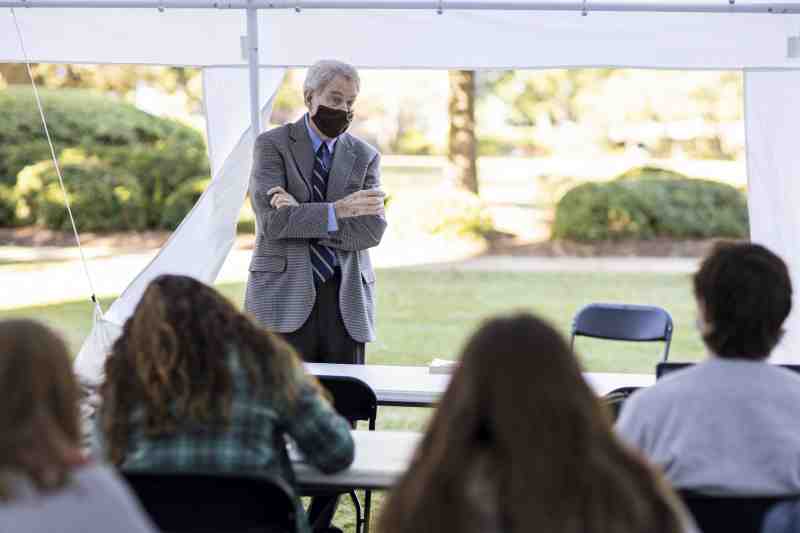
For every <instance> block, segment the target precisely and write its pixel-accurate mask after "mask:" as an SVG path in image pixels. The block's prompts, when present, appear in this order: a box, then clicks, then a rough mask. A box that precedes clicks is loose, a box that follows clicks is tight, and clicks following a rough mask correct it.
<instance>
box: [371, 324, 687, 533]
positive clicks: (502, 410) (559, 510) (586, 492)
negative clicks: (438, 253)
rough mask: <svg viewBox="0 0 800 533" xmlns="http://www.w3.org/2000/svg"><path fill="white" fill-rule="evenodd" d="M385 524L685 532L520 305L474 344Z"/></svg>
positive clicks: (676, 512) (427, 529) (482, 531)
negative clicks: (519, 309) (514, 312)
mask: <svg viewBox="0 0 800 533" xmlns="http://www.w3.org/2000/svg"><path fill="white" fill-rule="evenodd" d="M380 526H381V527H380V531H381V533H444V532H450V531H454V532H455V531H457V532H459V533H531V532H547V533H681V532H683V531H686V530H687V529H689V530H693V528H692V525H691V524H690V523H689V519H688V518H686V515H685V514H684V513H683V511H682V509H681V506H680V503H679V502H678V500H677V497H676V496H675V494H674V493H673V492H672V490H670V488H669V487H668V486H667V484H666V483H665V482H664V481H663V480H662V478H661V476H660V475H659V474H658V473H657V472H656V471H655V470H654V469H653V468H651V467H650V466H649V465H648V464H647V463H646V462H645V461H644V460H643V459H642V457H641V456H640V455H638V454H637V453H635V452H634V451H632V450H631V449H629V448H627V447H625V446H623V445H622V444H621V443H620V441H619V440H617V438H616V437H615V435H614V433H613V432H612V426H611V420H610V417H609V415H608V413H607V412H606V411H605V410H604V407H603V405H601V403H600V401H599V400H598V398H597V397H596V396H595V395H594V393H593V392H592V390H591V389H590V388H589V386H588V385H587V384H586V382H585V381H584V380H583V377H582V375H581V370H580V367H579V365H578V362H577V360H576V359H575V356H574V355H573V353H572V351H571V350H570V348H569V347H568V346H567V344H566V343H565V342H564V340H563V339H562V337H561V336H560V335H559V334H558V333H557V332H556V331H555V330H554V329H553V328H551V327H550V326H549V325H547V324H545V323H544V322H542V321H541V320H539V319H537V318H535V317H533V316H531V315H529V314H518V315H514V316H509V317H502V318H495V319H493V320H490V321H488V322H486V323H485V324H484V325H483V326H482V327H481V328H480V329H479V330H478V331H477V332H476V333H475V334H474V335H473V336H472V338H471V339H470V340H469V341H468V343H467V345H466V348H465V349H464V351H463V355H462V357H461V360H460V364H459V366H458V368H457V369H456V371H455V373H454V375H453V379H452V381H451V383H450V386H449V387H448V389H447V392H446V393H445V395H444V397H443V398H442V401H441V404H440V407H439V409H438V410H437V412H436V414H435V415H434V417H433V419H432V421H431V423H430V426H429V428H428V430H427V433H426V435H425V437H424V438H423V440H422V442H421V444H420V446H419V448H418V449H417V452H416V456H415V458H414V460H413V462H412V465H411V468H410V469H409V470H408V472H407V473H406V474H405V475H404V476H403V478H402V479H401V481H400V482H399V484H398V485H397V486H396V488H395V490H394V491H393V493H392V494H391V496H390V498H389V501H388V502H387V503H386V505H385V508H384V512H383V513H382V516H381V523H380Z"/></svg>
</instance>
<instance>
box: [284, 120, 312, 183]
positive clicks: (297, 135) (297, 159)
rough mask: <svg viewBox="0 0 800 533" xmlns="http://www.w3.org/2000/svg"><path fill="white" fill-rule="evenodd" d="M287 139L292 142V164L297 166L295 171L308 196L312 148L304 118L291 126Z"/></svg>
mask: <svg viewBox="0 0 800 533" xmlns="http://www.w3.org/2000/svg"><path fill="white" fill-rule="evenodd" d="M289 138H290V139H291V141H292V142H291V143H290V144H291V151H292V157H293V158H294V163H295V165H297V170H298V171H299V172H300V177H302V178H303V181H304V182H305V184H306V187H307V188H308V192H309V194H311V173H312V172H314V148H313V147H312V146H311V138H310V137H309V136H308V130H307V129H306V123H305V116H303V117H302V118H301V119H300V120H298V121H297V122H295V123H294V124H292V126H291V128H290V130H289ZM287 179H288V177H287Z"/></svg>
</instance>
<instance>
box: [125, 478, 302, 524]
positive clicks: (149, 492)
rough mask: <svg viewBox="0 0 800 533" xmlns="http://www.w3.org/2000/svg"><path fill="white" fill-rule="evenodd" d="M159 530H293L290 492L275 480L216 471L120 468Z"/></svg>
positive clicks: (283, 483)
mask: <svg viewBox="0 0 800 533" xmlns="http://www.w3.org/2000/svg"><path fill="white" fill-rule="evenodd" d="M122 475H123V477H124V478H125V480H126V481H127V482H128V484H129V485H130V487H131V489H132V490H133V492H134V494H136V496H137V497H138V499H139V501H140V502H141V504H142V507H143V508H144V510H145V511H146V512H147V514H149V515H150V518H151V519H152V520H153V523H154V524H155V525H156V526H157V527H158V528H159V529H160V530H161V531H163V532H165V533H216V532H222V531H224V532H225V533H240V532H242V533H243V532H247V533H254V532H263V533H294V532H295V531H296V530H297V524H296V516H295V510H296V496H295V495H294V491H293V490H292V489H291V488H290V487H289V485H288V484H287V483H286V482H285V481H283V480H281V479H279V478H272V477H267V476H259V475H255V474H246V473H242V474H239V473H237V474H233V473H222V472H203V473H195V472H193V473H188V472H133V471H124V472H122Z"/></svg>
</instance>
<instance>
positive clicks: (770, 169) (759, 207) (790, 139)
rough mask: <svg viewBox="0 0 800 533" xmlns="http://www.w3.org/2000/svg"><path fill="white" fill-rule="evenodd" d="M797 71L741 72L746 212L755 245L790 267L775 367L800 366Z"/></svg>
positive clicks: (799, 77)
mask: <svg viewBox="0 0 800 533" xmlns="http://www.w3.org/2000/svg"><path fill="white" fill-rule="evenodd" d="M798 94H800V71H791V72H786V71H760V72H745V121H746V131H747V175H748V198H747V202H748V209H749V211H750V234H751V238H752V240H753V241H754V242H758V243H760V244H763V245H764V246H767V247H768V248H770V249H771V250H773V251H775V252H776V253H777V254H779V255H780V256H781V257H783V259H784V260H785V261H786V262H787V264H789V265H790V274H791V276H792V284H793V285H794V310H793V311H792V313H791V315H789V319H788V320H787V322H786V324H785V326H784V328H785V329H786V334H785V336H784V338H783V340H782V341H781V343H780V345H779V346H778V347H777V349H776V350H775V351H774V352H773V355H772V360H773V361H774V362H776V363H798V362H800V297H798V295H799V294H800V206H798V202H800V158H798V157H797V138H798V128H799V127H800V98H797V95H798Z"/></svg>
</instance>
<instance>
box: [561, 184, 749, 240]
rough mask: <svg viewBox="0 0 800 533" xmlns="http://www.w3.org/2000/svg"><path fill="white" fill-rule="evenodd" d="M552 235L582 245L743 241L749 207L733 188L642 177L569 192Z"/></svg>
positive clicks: (586, 185) (564, 198)
mask: <svg viewBox="0 0 800 533" xmlns="http://www.w3.org/2000/svg"><path fill="white" fill-rule="evenodd" d="M552 233H553V237H554V238H561V239H573V240H579V241H595V240H606V239H650V238H653V237H669V238H675V239H697V238H711V237H730V238H744V237H746V236H747V234H748V219H747V203H746V199H745V197H744V195H743V194H742V193H741V192H740V191H738V190H737V189H736V188H734V187H731V186H730V185H726V184H723V183H718V182H714V181H708V180H697V179H688V178H671V179H670V178H665V177H658V176H653V175H652V173H648V172H642V173H641V178H640V179H636V178H634V177H632V176H631V175H626V176H625V177H624V179H622V180H617V181H613V182H609V183H585V184H583V185H579V186H577V187H575V188H573V189H572V190H570V191H569V192H567V194H565V195H564V197H563V198H562V199H561V200H560V201H559V203H558V205H557V206H556V216H555V222H554V223H553V231H552Z"/></svg>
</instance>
